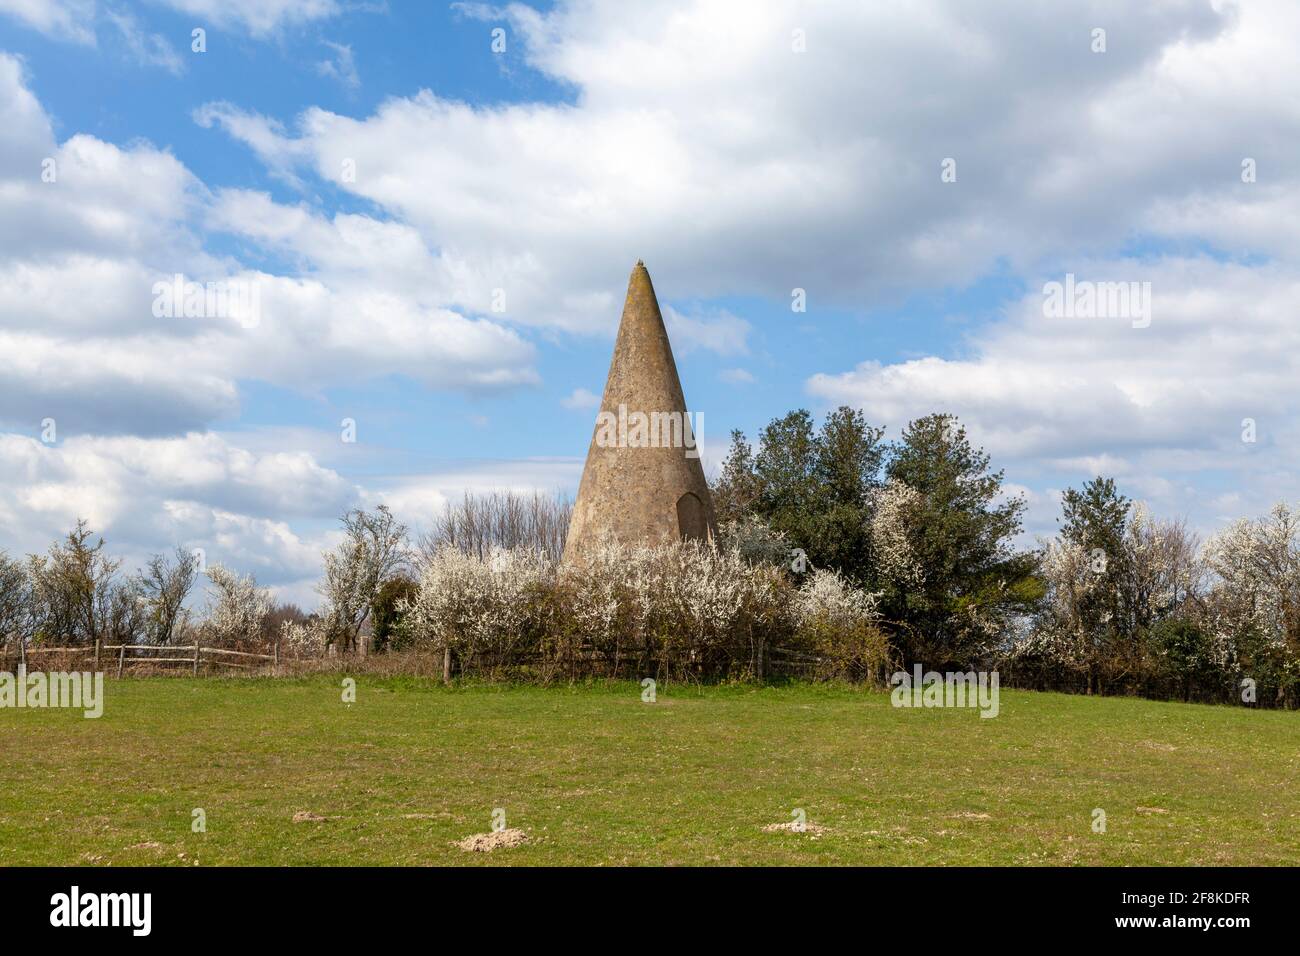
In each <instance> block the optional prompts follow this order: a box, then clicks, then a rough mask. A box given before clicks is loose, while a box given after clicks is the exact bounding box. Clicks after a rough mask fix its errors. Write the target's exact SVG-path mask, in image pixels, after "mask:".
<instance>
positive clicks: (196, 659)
mask: <svg viewBox="0 0 1300 956" xmlns="http://www.w3.org/2000/svg"><path fill="white" fill-rule="evenodd" d="M200 650H202V648H200V647H199V642H198V641H195V642H194V676H195V677H198V676H199V651H200Z"/></svg>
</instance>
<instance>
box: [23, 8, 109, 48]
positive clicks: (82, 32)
mask: <svg viewBox="0 0 1300 956" xmlns="http://www.w3.org/2000/svg"><path fill="white" fill-rule="evenodd" d="M0 14H8V15H9V16H11V17H15V18H17V19H18V20H21V21H22V22H23V23H24V24H25V25H26V26H28V27H30V28H31V29H33V30H37V31H39V32H40V33H43V34H45V35H46V36H50V37H54V38H55V39H60V40H71V41H73V42H74V43H83V44H86V45H87V46H94V45H95V30H94V27H93V25H92V24H93V21H94V19H95V0H0Z"/></svg>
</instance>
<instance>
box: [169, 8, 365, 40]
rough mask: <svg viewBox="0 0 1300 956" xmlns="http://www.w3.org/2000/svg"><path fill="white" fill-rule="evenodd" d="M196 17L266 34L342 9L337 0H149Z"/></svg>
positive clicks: (203, 22)
mask: <svg viewBox="0 0 1300 956" xmlns="http://www.w3.org/2000/svg"><path fill="white" fill-rule="evenodd" d="M152 2H153V3H155V4H158V5H162V6H168V7H171V8H172V9H173V10H178V11H180V12H181V13H187V14H190V15H192V16H194V17H196V18H197V19H196V26H204V25H207V24H211V25H213V26H216V27H220V28H222V29H225V30H235V29H239V30H247V31H248V32H249V33H250V34H252V35H253V36H254V37H266V36H267V35H269V34H272V33H275V32H276V31H278V30H280V29H282V28H285V27H296V26H302V25H305V24H309V23H314V22H318V21H321V20H327V19H329V18H331V17H336V16H338V15H339V14H340V13H342V12H343V6H342V5H341V4H340V3H338V2H337V0H152Z"/></svg>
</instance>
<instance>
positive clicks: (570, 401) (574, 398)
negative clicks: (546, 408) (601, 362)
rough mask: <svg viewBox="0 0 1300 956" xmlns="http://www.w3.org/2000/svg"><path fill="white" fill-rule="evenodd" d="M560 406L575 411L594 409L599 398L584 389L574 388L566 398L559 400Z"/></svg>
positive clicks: (598, 402)
mask: <svg viewBox="0 0 1300 956" xmlns="http://www.w3.org/2000/svg"><path fill="white" fill-rule="evenodd" d="M560 404H561V405H563V406H564V407H565V408H572V409H577V410H582V409H588V408H595V407H597V406H598V405H599V404H600V396H599V395H597V394H596V393H595V392H591V391H588V390H587V389H585V388H575V389H574V390H573V391H572V392H570V393H569V395H568V396H567V397H565V398H562V399H560Z"/></svg>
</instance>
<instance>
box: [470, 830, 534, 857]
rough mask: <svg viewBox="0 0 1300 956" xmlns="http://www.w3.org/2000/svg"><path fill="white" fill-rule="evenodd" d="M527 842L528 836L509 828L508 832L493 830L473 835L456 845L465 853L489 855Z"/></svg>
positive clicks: (521, 831)
mask: <svg viewBox="0 0 1300 956" xmlns="http://www.w3.org/2000/svg"><path fill="white" fill-rule="evenodd" d="M527 842H528V834H527V833H525V832H524V831H523V830H519V829H516V828H514V827H511V828H510V829H508V830H493V831H492V832H491V833H475V834H474V835H473V836H467V837H465V839H463V840H460V841H459V842H457V843H456V846H458V847H460V848H461V849H462V850H464V851H465V852H466V853H491V852H492V851H493V850H503V849H506V848H508V847H512V846H520V845H521V844H524V843H527Z"/></svg>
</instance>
